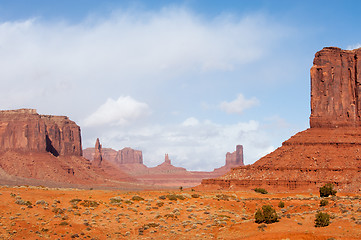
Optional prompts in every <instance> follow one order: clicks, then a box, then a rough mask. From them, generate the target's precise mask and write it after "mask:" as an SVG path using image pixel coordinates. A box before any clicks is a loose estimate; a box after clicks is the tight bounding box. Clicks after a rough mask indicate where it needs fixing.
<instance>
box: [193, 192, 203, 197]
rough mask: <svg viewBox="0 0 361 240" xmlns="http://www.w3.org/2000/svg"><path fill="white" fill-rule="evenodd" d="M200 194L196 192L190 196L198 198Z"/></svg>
mask: <svg viewBox="0 0 361 240" xmlns="http://www.w3.org/2000/svg"><path fill="white" fill-rule="evenodd" d="M200 196H201V195H199V194H197V193H194V194H192V198H199V197H200Z"/></svg>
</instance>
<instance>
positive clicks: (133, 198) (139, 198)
mask: <svg viewBox="0 0 361 240" xmlns="http://www.w3.org/2000/svg"><path fill="white" fill-rule="evenodd" d="M132 200H133V201H143V200H144V198H142V197H141V196H133V197H132Z"/></svg>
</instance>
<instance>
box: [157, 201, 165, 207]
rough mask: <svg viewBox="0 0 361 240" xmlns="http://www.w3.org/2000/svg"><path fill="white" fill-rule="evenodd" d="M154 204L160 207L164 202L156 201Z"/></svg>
mask: <svg viewBox="0 0 361 240" xmlns="http://www.w3.org/2000/svg"><path fill="white" fill-rule="evenodd" d="M156 205H157V206H158V207H162V206H163V205H164V202H158V203H156Z"/></svg>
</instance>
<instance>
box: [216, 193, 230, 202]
mask: <svg viewBox="0 0 361 240" xmlns="http://www.w3.org/2000/svg"><path fill="white" fill-rule="evenodd" d="M216 197H217V198H218V199H217V200H224V201H229V198H230V197H229V196H228V195H226V194H217V195H216Z"/></svg>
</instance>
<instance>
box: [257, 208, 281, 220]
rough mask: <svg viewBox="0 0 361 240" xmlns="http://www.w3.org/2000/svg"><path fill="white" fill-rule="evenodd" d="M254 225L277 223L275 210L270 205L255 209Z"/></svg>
mask: <svg viewBox="0 0 361 240" xmlns="http://www.w3.org/2000/svg"><path fill="white" fill-rule="evenodd" d="M254 217H255V222H256V223H267V224H269V223H274V222H278V216H277V213H276V210H274V209H273V208H272V206H271V205H263V206H262V209H257V211H256V213H255V215H254Z"/></svg>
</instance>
